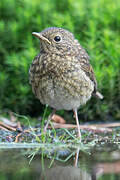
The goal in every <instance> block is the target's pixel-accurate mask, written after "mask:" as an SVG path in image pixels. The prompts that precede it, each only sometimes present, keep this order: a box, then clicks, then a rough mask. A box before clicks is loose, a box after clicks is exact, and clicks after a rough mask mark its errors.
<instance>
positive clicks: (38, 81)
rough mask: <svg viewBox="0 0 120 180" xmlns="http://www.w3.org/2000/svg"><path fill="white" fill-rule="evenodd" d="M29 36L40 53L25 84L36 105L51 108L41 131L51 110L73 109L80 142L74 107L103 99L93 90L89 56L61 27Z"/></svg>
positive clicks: (95, 86)
mask: <svg viewBox="0 0 120 180" xmlns="http://www.w3.org/2000/svg"><path fill="white" fill-rule="evenodd" d="M32 34H33V35H34V36H36V37H37V38H38V39H39V40H40V53H39V54H38V56H36V57H35V58H34V60H33V62H32V64H31V66H30V70H29V81H30V84H31V86H32V90H33V93H34V94H35V96H36V97H37V98H38V99H39V100H40V102H41V103H42V104H47V105H49V106H50V107H52V108H53V112H52V113H51V115H50V116H49V118H48V122H47V125H46V127H45V129H44V130H45V131H46V129H47V126H48V124H49V121H50V120H51V118H52V115H53V114H54V113H55V110H60V109H64V110H73V111H74V115H75V119H76V123H77V129H78V137H79V139H80V140H81V132H80V126H79V121H78V115H77V110H78V108H79V107H80V106H81V105H84V104H85V103H86V102H87V101H88V100H89V99H90V98H91V96H93V95H95V96H97V97H98V98H100V99H102V98H103V96H102V95H101V94H100V93H99V92H98V91H97V82H96V78H95V75H94V72H93V68H92V66H91V65H90V62H89V56H88V54H87V53H86V51H85V50H84V49H83V47H82V46H81V45H80V44H79V42H78V40H76V39H75V37H74V35H73V34H72V33H71V32H69V31H68V30H65V29H63V28H57V27H50V28H47V29H45V30H43V31H42V32H39V33H37V32H33V33H32Z"/></svg>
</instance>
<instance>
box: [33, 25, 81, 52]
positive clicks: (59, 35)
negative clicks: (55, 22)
mask: <svg viewBox="0 0 120 180" xmlns="http://www.w3.org/2000/svg"><path fill="white" fill-rule="evenodd" d="M32 34H33V35H34V36H36V37H37V38H39V39H40V49H41V51H44V52H47V53H55V54H62V55H64V54H68V55H69V54H70V55H72V54H73V53H74V54H75V53H76V52H75V51H76V49H77V48H76V46H78V41H77V40H76V39H75V38H74V36H73V34H72V33H71V32H69V31H68V30H65V29H63V28H57V27H51V28H47V29H45V30H43V31H42V32H39V33H37V32H33V33H32Z"/></svg>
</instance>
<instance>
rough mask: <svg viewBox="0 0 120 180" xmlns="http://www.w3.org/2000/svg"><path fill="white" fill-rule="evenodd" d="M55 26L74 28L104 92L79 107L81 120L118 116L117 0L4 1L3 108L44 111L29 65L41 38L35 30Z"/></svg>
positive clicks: (0, 10)
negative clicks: (32, 84)
mask: <svg viewBox="0 0 120 180" xmlns="http://www.w3.org/2000/svg"><path fill="white" fill-rule="evenodd" d="M51 26H57V27H63V28H66V29H68V30H70V31H71V32H72V33H74V35H75V37H76V38H77V39H78V40H79V42H80V44H81V45H82V46H83V47H84V48H85V49H86V50H87V52H88V54H89V56H90V62H91V64H92V65H93V68H94V71H95V74H96V78H97V81H98V89H99V91H100V92H101V93H102V94H103V95H104V99H103V100H102V101H101V100H99V99H96V98H92V99H91V100H90V101H89V102H88V103H87V105H86V106H83V107H81V108H80V110H79V118H80V120H81V121H82V120H86V121H89V120H98V119H99V120H117V119H120V1H119V0H114V1H113V0H91V1H90V0H76V1H74V0H59V1H58V0H52V1H51V0H31V1H30V0H0V113H4V112H7V111H9V110H11V111H14V112H16V113H19V114H24V115H26V116H27V115H29V116H32V117H37V116H39V115H42V113H43V111H44V108H45V107H44V106H42V105H41V104H40V102H39V100H37V99H36V98H35V96H34V95H33V93H32V90H31V87H30V85H29V81H28V70H29V66H30V64H31V62H32V60H33V58H34V57H35V56H36V55H37V54H38V53H39V41H38V40H37V39H36V38H34V37H32V35H31V33H32V32H33V31H36V32H39V31H41V30H43V29H44V28H47V27H51ZM49 111H50V110H49ZM60 113H61V114H62V115H63V111H61V112H60ZM65 114H67V115H68V114H71V112H70V113H69V112H65ZM68 116H69V115H68Z"/></svg>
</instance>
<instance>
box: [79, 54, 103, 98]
mask: <svg viewBox="0 0 120 180" xmlns="http://www.w3.org/2000/svg"><path fill="white" fill-rule="evenodd" d="M80 66H81V69H82V70H83V71H84V72H85V74H86V75H87V76H88V77H89V78H90V80H91V81H93V83H94V91H93V95H95V96H97V97H98V98H100V99H103V96H102V94H101V93H99V92H98V91H97V80H96V78H95V74H94V71H93V68H92V66H91V64H90V62H89V56H88V55H87V53H86V52H84V55H82V58H81V57H80Z"/></svg>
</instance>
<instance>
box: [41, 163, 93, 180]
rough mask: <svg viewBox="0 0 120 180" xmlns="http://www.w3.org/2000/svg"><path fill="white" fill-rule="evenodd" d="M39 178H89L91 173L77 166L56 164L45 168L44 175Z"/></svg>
mask: <svg viewBox="0 0 120 180" xmlns="http://www.w3.org/2000/svg"><path fill="white" fill-rule="evenodd" d="M40 179H42V180H51V179H52V180H56V179H57V180H63V179H64V180H73V179H76V180H78V179H79V180H91V179H92V178H91V175H90V174H88V173H87V172H86V170H82V169H80V168H78V167H72V166H66V167H62V166H56V167H54V168H51V169H47V170H46V169H45V172H44V176H42V177H41V178H40Z"/></svg>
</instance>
